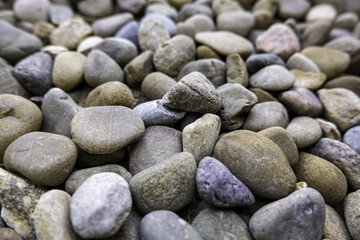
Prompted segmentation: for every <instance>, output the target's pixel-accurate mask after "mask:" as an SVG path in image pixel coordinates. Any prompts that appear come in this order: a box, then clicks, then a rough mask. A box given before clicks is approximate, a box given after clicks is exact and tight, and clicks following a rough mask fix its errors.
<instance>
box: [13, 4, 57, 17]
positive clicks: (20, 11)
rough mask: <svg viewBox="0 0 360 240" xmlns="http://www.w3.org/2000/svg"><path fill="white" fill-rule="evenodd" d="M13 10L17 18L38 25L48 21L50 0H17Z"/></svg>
mask: <svg viewBox="0 0 360 240" xmlns="http://www.w3.org/2000/svg"><path fill="white" fill-rule="evenodd" d="M13 8H14V12H15V15H16V17H17V18H19V19H20V20H22V21H26V22H32V23H36V22H40V21H47V19H48V12H49V10H50V2H49V1H48V0H17V1H15V3H14V6H13Z"/></svg>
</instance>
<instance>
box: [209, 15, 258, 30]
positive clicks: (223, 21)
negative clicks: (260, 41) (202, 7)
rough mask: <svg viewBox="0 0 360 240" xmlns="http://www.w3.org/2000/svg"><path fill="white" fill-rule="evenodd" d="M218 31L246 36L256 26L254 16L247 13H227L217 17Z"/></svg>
mask: <svg viewBox="0 0 360 240" xmlns="http://www.w3.org/2000/svg"><path fill="white" fill-rule="evenodd" d="M216 24H217V29H218V30H223V31H230V32H234V33H236V34H239V35H240V36H246V35H247V34H248V32H249V31H250V29H251V28H253V26H254V24H255V20H254V16H253V15H252V14H251V13H250V12H247V11H233V12H225V13H221V14H219V15H217V18H216Z"/></svg>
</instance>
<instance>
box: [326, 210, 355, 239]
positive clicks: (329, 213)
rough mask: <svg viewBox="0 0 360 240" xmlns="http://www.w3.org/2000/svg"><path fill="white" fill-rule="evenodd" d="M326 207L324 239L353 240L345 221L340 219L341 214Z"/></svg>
mask: <svg viewBox="0 0 360 240" xmlns="http://www.w3.org/2000/svg"><path fill="white" fill-rule="evenodd" d="M325 207H326V218H325V225H324V236H323V237H324V238H325V239H343V240H351V237H350V235H349V233H348V230H347V228H346V225H345V221H344V220H343V219H342V218H341V217H340V215H339V213H337V212H336V210H335V209H333V208H332V207H331V206H329V205H327V204H326V205H325Z"/></svg>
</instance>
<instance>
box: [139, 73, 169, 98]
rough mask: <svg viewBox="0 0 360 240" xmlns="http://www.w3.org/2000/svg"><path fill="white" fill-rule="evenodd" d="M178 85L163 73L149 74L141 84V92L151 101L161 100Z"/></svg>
mask: <svg viewBox="0 0 360 240" xmlns="http://www.w3.org/2000/svg"><path fill="white" fill-rule="evenodd" d="M175 85H176V81H175V80H174V79H172V78H171V77H169V76H167V75H166V74H163V73H161V72H153V73H150V74H148V75H147V76H146V77H145V78H144V80H143V81H142V83H141V91H142V92H143V93H144V94H145V96H146V97H147V98H148V99H150V100H156V99H161V98H162V97H163V96H164V95H165V94H166V93H167V92H168V91H169V90H170V89H171V88H173V87H174V86H175Z"/></svg>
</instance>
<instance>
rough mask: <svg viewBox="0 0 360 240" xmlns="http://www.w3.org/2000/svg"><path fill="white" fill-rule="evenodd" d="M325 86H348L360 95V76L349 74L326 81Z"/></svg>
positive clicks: (347, 87)
mask: <svg viewBox="0 0 360 240" xmlns="http://www.w3.org/2000/svg"><path fill="white" fill-rule="evenodd" d="M323 88H346V89H349V90H351V91H353V92H355V93H356V94H357V95H358V96H360V77H357V76H354V75H347V76H343V77H338V78H335V79H332V80H330V81H328V82H326V83H325V84H324V86H323Z"/></svg>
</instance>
